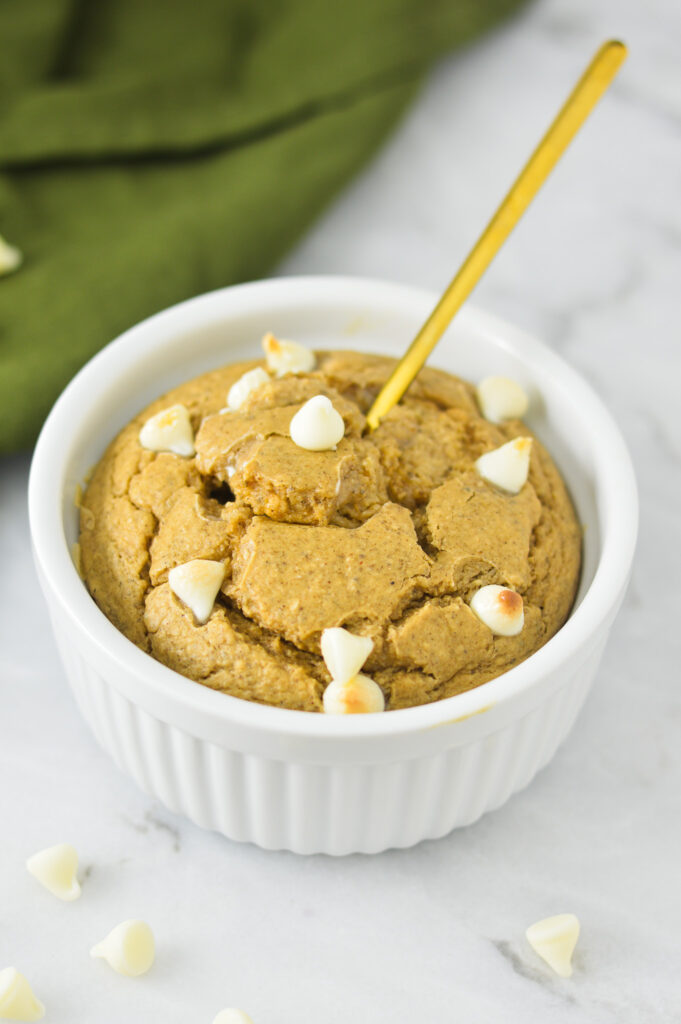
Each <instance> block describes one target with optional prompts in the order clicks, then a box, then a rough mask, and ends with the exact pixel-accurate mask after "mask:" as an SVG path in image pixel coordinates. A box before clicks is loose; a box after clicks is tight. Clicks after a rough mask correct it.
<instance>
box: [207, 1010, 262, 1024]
mask: <svg viewBox="0 0 681 1024" xmlns="http://www.w3.org/2000/svg"><path fill="white" fill-rule="evenodd" d="M213 1024H253V1021H252V1020H251V1018H250V1017H249V1016H248V1014H247V1013H244V1011H243V1010H233V1009H226V1010H220V1012H219V1014H218V1015H217V1017H216V1018H215V1020H214V1021H213Z"/></svg>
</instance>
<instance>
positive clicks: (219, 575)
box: [168, 558, 225, 625]
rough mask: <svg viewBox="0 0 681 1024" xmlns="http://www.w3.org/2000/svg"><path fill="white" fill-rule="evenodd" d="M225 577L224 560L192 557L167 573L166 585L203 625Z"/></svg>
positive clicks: (208, 616)
mask: <svg viewBox="0 0 681 1024" xmlns="http://www.w3.org/2000/svg"><path fill="white" fill-rule="evenodd" d="M224 578H225V565H224V562H214V561H212V560H211V559H210V558H194V559H193V560H192V561H191V562H185V563H184V565H177V566H175V568H174V569H171V570H170V572H169V573H168V586H169V587H170V589H171V590H172V592H173V594H175V596H176V597H179V599H180V601H182V603H183V604H186V606H187V608H189V609H190V610H191V611H192V612H193V613H194V616H195V617H196V619H197V621H198V622H200V623H201V625H203V624H204V623H205V622H207V621H208V619H209V618H210V613H211V612H212V611H213V605H214V604H215V598H216V597H217V594H218V590H219V589H220V587H221V586H222V581H223V580H224Z"/></svg>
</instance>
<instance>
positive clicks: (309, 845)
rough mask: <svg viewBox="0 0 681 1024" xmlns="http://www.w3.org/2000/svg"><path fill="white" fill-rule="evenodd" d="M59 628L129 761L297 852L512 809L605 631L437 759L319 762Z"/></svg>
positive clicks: (176, 799) (250, 833)
mask: <svg viewBox="0 0 681 1024" xmlns="http://www.w3.org/2000/svg"><path fill="white" fill-rule="evenodd" d="M63 626H64V623H60V624H59V627H61V628H58V626H57V623H56V622H55V634H56V636H57V637H58V638H60V641H59V646H60V652H61V656H62V660H63V663H64V667H65V669H66V673H67V677H68V679H69V683H70V685H71V688H72V690H73V693H74V696H75V699H76V702H77V704H78V707H79V709H80V711H81V713H82V715H83V717H84V718H85V720H86V722H87V723H88V724H89V726H90V727H91V729H92V731H93V733H94V734H95V736H96V738H97V740H98V741H99V743H100V744H101V746H102V747H103V748H104V749H105V750H106V751H108V753H109V754H111V756H112V757H113V759H114V761H115V762H116V764H117V765H118V767H119V768H120V769H121V770H122V771H124V772H126V773H127V774H129V775H131V776H132V777H133V779H134V780H135V781H136V782H137V783H138V784H139V785H140V786H141V787H142V789H144V790H145V791H146V792H147V793H150V794H152V795H153V796H155V797H157V798H158V799H159V800H160V801H161V802H162V803H163V804H165V806H166V807H168V808H170V810H172V811H175V812H177V813H180V814H184V815H186V816H187V817H188V818H190V819H191V820H192V821H194V822H195V823H196V824H197V825H200V826H202V827H203V828H208V829H213V830H215V831H217V832H221V833H222V834H223V835H225V836H227V837H229V838H230V839H234V840H238V841H240V842H251V843H255V844H256V845H257V846H261V847H264V848H265V849H271V850H291V851H293V852H295V853H301V854H311V853H327V854H332V855H343V854H350V853H378V852H380V851H382V850H386V849H391V848H398V847H408V846H413V845H414V844H415V843H418V842H420V841H421V840H424V839H434V838H437V837H439V836H443V835H446V834H447V833H448V832H450V831H451V830H452V829H454V828H457V827H458V826H461V825H468V824H470V823H471V822H474V821H476V820H477V819H478V818H479V817H480V816H481V815H482V814H484V813H485V812H486V811H490V810H493V809H494V808H497V807H500V806H501V805H502V804H503V803H505V801H506V800H508V798H509V797H510V796H511V795H512V794H513V793H515V792H517V791H518V790H520V789H522V788H523V787H524V786H526V785H527V784H528V783H529V782H530V781H531V779H532V778H533V777H534V775H535V774H536V773H537V772H538V771H539V770H540V768H542V767H543V766H544V765H545V764H547V763H548V762H549V760H550V759H551V757H552V756H553V754H554V753H555V751H556V749H557V747H558V746H559V744H560V743H561V742H562V740H563V739H564V738H565V736H566V735H567V733H568V732H569V730H570V728H571V726H572V724H573V722H574V720H575V718H576V716H577V714H578V712H579V709H580V708H581V706H582V704H583V702H584V699H585V697H586V694H587V692H588V689H589V687H590V685H591V682H592V680H593V677H594V675H595V673H596V669H597V667H598V663H599V661H600V657H601V653H602V649H603V645H604V640H603V642H601V643H599V644H598V645H597V647H596V648H595V649H592V650H591V651H590V652H589V654H588V656H587V658H586V660H585V661H582V662H581V663H580V664H578V665H570V668H569V671H568V672H566V673H565V677H564V679H562V680H560V682H559V685H558V686H557V687H554V688H553V689H552V690H551V691H550V692H549V693H548V694H547V695H546V697H545V699H544V700H543V701H542V703H541V704H539V706H538V707H535V708H534V709H532V710H531V711H529V712H527V713H525V714H524V715H522V716H520V717H518V718H517V719H516V720H514V721H512V722H511V723H507V724H506V725H505V726H504V727H503V728H501V729H499V730H498V731H496V732H492V733H490V734H489V735H486V736H483V737H482V738H479V739H477V740H474V741H473V742H470V743H467V744H465V745H463V746H455V747H451V748H449V749H445V750H440V751H438V752H437V753H434V754H432V755H430V756H427V757H419V758H413V759H409V760H400V761H394V762H389V763H378V764H333V763H328V764H310V763H302V762H298V761H296V760H294V759H291V760H287V761H281V760H273V759H269V758H265V757H261V756H257V755H254V754H252V753H248V752H239V751H235V750H230V749H227V748H225V747H223V746H220V745H218V744H216V743H213V742H209V741H208V740H205V739H201V738H200V737H197V736H194V735H191V734H190V733H189V732H187V731H185V730H183V729H180V728H178V727H177V726H175V725H171V724H168V723H167V722H164V721H162V720H161V719H160V718H158V717H156V716H154V715H152V714H151V713H149V712H148V711H146V710H144V709H143V708H141V707H140V706H139V705H138V704H135V703H134V702H132V701H131V700H129V699H128V698H127V697H126V696H124V695H123V694H121V693H120V692H119V691H118V690H117V689H115V688H114V687H113V686H112V685H111V684H110V683H109V682H108V681H107V680H106V679H104V678H103V676H102V675H101V674H100V673H99V672H98V671H97V668H96V666H95V665H93V664H91V663H89V661H88V660H87V659H86V658H85V657H84V656H83V655H82V653H81V652H80V651H79V649H78V645H77V643H75V644H74V643H73V640H74V639H75V638H74V637H73V636H69V633H68V630H64V628H63Z"/></svg>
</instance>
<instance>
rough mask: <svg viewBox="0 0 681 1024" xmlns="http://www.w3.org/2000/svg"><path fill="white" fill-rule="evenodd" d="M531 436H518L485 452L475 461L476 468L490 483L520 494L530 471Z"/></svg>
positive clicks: (511, 492) (503, 489)
mask: <svg viewBox="0 0 681 1024" xmlns="http://www.w3.org/2000/svg"><path fill="white" fill-rule="evenodd" d="M531 451H532V438H531V437H516V438H514V440H513V441H508V442H507V443H506V444H502V445H501V447H500V448H494V449H493V450H492V451H491V452H485V454H484V455H481V456H480V458H479V459H478V460H477V461H476V463H475V468H476V470H477V471H478V473H479V474H480V476H481V477H482V478H483V480H487V482H488V483H490V484H494V486H495V487H500V488H501V490H502V491H508V492H509V493H510V494H518V493H519V492H520V491H521V490H522V489H523V486H524V485H525V483H526V482H527V475H528V473H529V471H530V452H531Z"/></svg>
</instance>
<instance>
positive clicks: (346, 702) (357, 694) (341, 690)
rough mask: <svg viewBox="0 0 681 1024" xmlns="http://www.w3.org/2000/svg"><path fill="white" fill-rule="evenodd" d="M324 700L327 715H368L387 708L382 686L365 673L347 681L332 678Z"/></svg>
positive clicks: (325, 691)
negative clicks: (341, 681)
mask: <svg viewBox="0 0 681 1024" xmlns="http://www.w3.org/2000/svg"><path fill="white" fill-rule="evenodd" d="M323 702H324V713H325V714H327V715H368V714H372V713H373V712H375V711H384V710H385V700H384V698H383V691H382V690H381V688H380V686H379V685H378V683H375V682H374V681H373V679H369V677H368V676H363V675H356V676H353V677H352V679H348V681H347V683H340V682H338V680H337V679H332V680H331V682H330V683H329V685H328V686H327V688H326V689H325V690H324V698H323Z"/></svg>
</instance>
